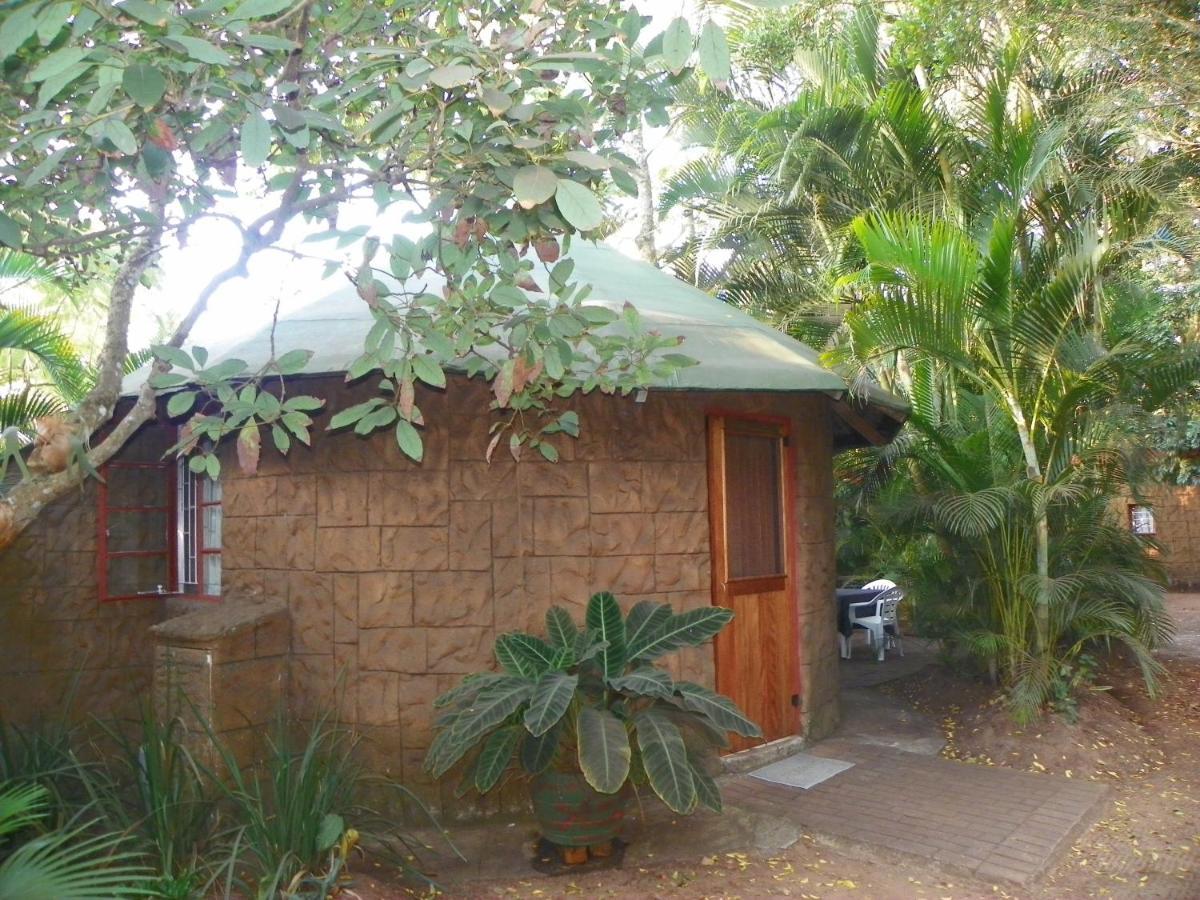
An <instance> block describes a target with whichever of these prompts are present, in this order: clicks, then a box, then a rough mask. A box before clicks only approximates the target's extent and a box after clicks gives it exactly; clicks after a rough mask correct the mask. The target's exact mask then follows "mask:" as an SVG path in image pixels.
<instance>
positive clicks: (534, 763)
mask: <svg viewBox="0 0 1200 900" xmlns="http://www.w3.org/2000/svg"><path fill="white" fill-rule="evenodd" d="M565 722H566V719H559V720H558V722H557V724H555V725H554V726H552V727H551V728H550V730H549V731H547V732H546V733H545V734H539V735H532V734H529V733H528V732H526V733H525V737H524V740H523V741H522V742H521V766H522V768H524V769H525V771H526V772H528V773H529V774H530V775H536V774H537V773H538V772H541V771H543V770H545V768H546V767H547V766H548V765H550V763H551V762H553V760H554V754H555V753H556V752H558V741H559V737H560V736H561V735H562V730H563V725H564V723H565Z"/></svg>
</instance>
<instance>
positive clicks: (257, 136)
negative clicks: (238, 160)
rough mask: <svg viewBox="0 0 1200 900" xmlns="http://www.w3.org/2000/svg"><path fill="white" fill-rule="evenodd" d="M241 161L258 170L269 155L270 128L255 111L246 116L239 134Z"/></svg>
mask: <svg viewBox="0 0 1200 900" xmlns="http://www.w3.org/2000/svg"><path fill="white" fill-rule="evenodd" d="M241 147H242V161H243V162H245V163H246V165H248V166H250V167H251V168H258V167H259V166H261V165H262V164H263V163H265V162H266V161H267V157H268V156H270V154H271V126H270V124H268V122H267V120H266V119H265V118H264V117H263V114H262V113H261V112H259V111H258V110H257V109H252V110H250V112H248V113H247V114H246V118H245V120H244V121H243V122H242V133H241Z"/></svg>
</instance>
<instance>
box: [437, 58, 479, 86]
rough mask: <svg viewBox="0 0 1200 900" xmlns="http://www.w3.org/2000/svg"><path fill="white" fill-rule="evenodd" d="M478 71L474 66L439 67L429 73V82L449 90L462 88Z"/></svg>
mask: <svg viewBox="0 0 1200 900" xmlns="http://www.w3.org/2000/svg"><path fill="white" fill-rule="evenodd" d="M478 71H479V70H478V69H476V68H475V67H474V66H465V65H462V64H458V65H453V66H439V67H438V68H436V69H434V70H433V71H432V72H430V73H429V80H430V81H432V82H433V83H434V84H436V85H437V86H438V87H440V88H444V89H446V90H450V89H451V88H456V87H462V86H463V85H464V84H466V83H467V82H468V81H470V80H471V79H472V78H474V77H475V74H476V73H477V72H478Z"/></svg>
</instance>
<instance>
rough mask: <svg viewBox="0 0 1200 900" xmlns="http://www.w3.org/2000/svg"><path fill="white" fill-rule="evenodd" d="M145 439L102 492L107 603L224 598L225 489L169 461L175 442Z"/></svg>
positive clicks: (101, 552)
mask: <svg viewBox="0 0 1200 900" xmlns="http://www.w3.org/2000/svg"><path fill="white" fill-rule="evenodd" d="M158 431H164V432H165V429H156V430H155V432H151V433H146V434H143V435H139V436H138V437H137V438H136V439H135V440H134V441H132V442H131V443H130V445H129V446H128V447H127V448H126V452H123V453H122V455H121V458H120V459H119V460H113V461H111V462H109V463H108V464H107V465H106V466H105V467H104V470H103V476H104V481H103V482H101V484H100V486H99V491H98V494H99V504H100V510H99V515H98V517H97V520H98V535H97V550H98V559H99V582H100V583H99V591H100V599H101V600H132V599H135V598H138V597H158V596H163V595H167V594H183V595H188V596H194V597H218V596H220V593H221V485H220V482H219V481H214V480H212V479H211V478H209V477H208V476H207V475H196V474H195V473H193V472H191V471H189V470H188V467H187V463H186V460H173V459H172V460H163V459H162V454H163V453H164V452H165V451H166V449H167V447H169V446H170V445H171V444H172V443H173V442H174V437H173V435H170V434H169V433H167V434H166V436H161V437H160V436H159V434H158V433H157V432H158Z"/></svg>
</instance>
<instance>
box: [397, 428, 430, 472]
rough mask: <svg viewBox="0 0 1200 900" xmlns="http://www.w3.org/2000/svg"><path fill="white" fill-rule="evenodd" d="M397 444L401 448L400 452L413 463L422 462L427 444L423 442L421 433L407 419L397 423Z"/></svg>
mask: <svg viewBox="0 0 1200 900" xmlns="http://www.w3.org/2000/svg"><path fill="white" fill-rule="evenodd" d="M396 444H397V445H398V446H399V447H400V452H401V453H403V454H404V455H405V456H407V457H408V458H409V459H411V460H412V461H413V462H420V461H421V458H422V457H423V456H424V455H425V443H424V442H423V441H422V440H421V432H419V431H417V429H416V427H415V426H414V425H413V424H412V423H411V422H409V421H407V420H405V419H401V420H400V421H399V422H397V423H396Z"/></svg>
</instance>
